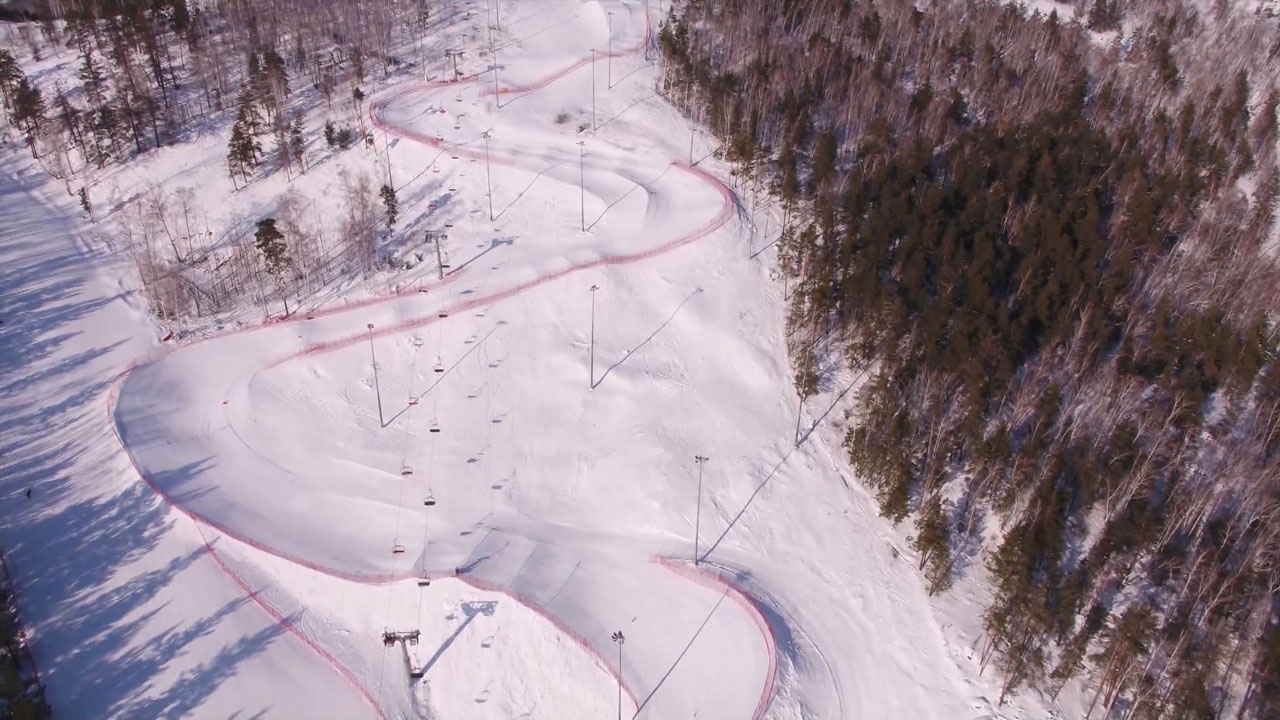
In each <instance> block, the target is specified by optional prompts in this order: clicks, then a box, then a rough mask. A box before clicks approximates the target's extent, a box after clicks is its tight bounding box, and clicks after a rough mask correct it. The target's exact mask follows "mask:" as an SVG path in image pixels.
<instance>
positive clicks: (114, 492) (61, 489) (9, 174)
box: [0, 166, 282, 717]
mask: <svg viewBox="0 0 1280 720" xmlns="http://www.w3.org/2000/svg"><path fill="white" fill-rule="evenodd" d="M11 168H12V166H10V167H9V168H7V169H4V170H0V226H3V227H4V228H5V230H4V232H3V235H4V237H3V239H2V240H0V287H4V288H5V291H4V293H2V294H0V323H2V324H0V376H3V378H4V379H5V382H4V388H3V391H0V544H3V545H4V546H5V550H6V554H7V557H8V561H9V565H10V569H11V571H12V575H13V579H14V585H15V588H14V589H15V598H16V601H17V603H18V605H19V608H20V609H21V611H22V617H23V620H24V621H25V622H27V623H30V624H31V627H32V628H33V629H34V630H35V632H34V633H33V634H32V651H33V652H34V654H35V657H36V660H37V662H38V663H39V665H40V671H41V679H42V680H43V681H44V683H45V684H46V686H47V687H48V688H49V695H48V699H49V701H50V702H51V703H52V704H53V705H54V706H55V707H56V708H58V711H59V713H60V714H62V715H65V716H68V717H74V716H84V717H184V716H185V717H189V716H191V715H192V714H193V713H196V712H198V709H199V707H200V705H201V704H202V703H203V702H204V701H205V699H206V698H207V697H208V696H209V695H210V694H211V693H213V692H214V691H215V690H216V689H217V688H218V687H219V686H220V685H221V684H222V683H223V682H225V681H226V680H227V679H229V678H232V677H234V676H236V675H237V674H239V673H243V672H244V670H243V668H242V664H243V662H244V661H246V660H247V659H249V658H250V657H252V656H254V655H255V654H257V653H258V652H260V651H261V650H262V649H263V648H264V647H266V646H267V645H268V644H269V643H270V642H271V641H272V639H273V638H275V637H276V636H277V635H279V633H280V632H282V629H281V628H280V627H279V626H277V625H274V624H272V625H271V626H270V627H268V628H267V629H265V630H263V631H261V632H259V633H257V634H255V635H249V636H239V635H238V636H237V637H240V639H239V640H237V641H234V642H231V643H230V644H228V645H227V646H225V647H223V648H222V649H221V652H220V653H219V654H218V655H216V656H213V657H209V658H207V660H206V662H204V663H201V664H198V665H197V664H195V663H189V664H190V665H191V667H190V669H188V670H186V671H185V672H183V673H182V674H181V675H179V674H178V672H177V671H176V670H173V669H172V665H173V663H174V662H175V659H177V658H182V657H183V656H184V655H187V654H189V653H190V652H191V650H190V648H191V647H192V645H193V643H196V642H197V641H198V640H200V639H201V638H205V640H204V643H206V644H207V643H208V642H209V639H208V636H209V635H210V634H212V633H215V632H216V631H217V630H220V629H225V628H227V627H228V625H229V624H231V623H230V621H229V620H228V618H229V616H231V615H233V614H238V613H241V612H243V610H242V608H243V606H244V604H245V603H246V602H247V599H246V598H237V599H235V600H232V601H229V602H227V603H225V604H223V605H222V606H221V607H217V606H214V607H211V608H210V610H209V612H208V614H206V615H205V616H204V617H201V618H194V622H184V623H182V624H176V622H175V621H174V620H167V618H175V617H181V618H185V619H192V618H190V615H188V614H184V613H185V612H189V611H184V612H179V613H174V611H173V609H171V608H166V606H165V605H163V604H161V603H158V602H156V600H155V598H156V596H157V595H159V594H162V593H167V592H170V590H171V588H172V587H173V586H176V585H180V584H182V582H184V581H185V580H186V578H185V577H181V576H184V574H189V573H192V572H203V571H204V570H205V568H203V567H202V568H199V569H197V568H196V566H197V565H198V564H199V563H202V562H204V560H202V558H203V557H204V554H205V551H204V548H203V547H202V546H197V547H194V548H191V549H189V550H187V551H185V552H182V551H178V552H169V551H168V550H164V551H161V552H156V553H155V555H150V554H151V553H153V552H155V551H156V550H157V548H158V546H159V545H160V543H161V539H162V538H164V537H166V535H167V534H168V532H169V529H170V527H171V526H172V524H173V523H174V522H175V518H176V517H177V515H176V513H173V512H172V511H171V510H169V509H168V508H167V507H166V506H165V505H163V503H161V502H159V501H158V500H157V498H156V495H155V493H153V492H152V491H151V490H150V489H149V488H148V487H146V486H145V485H144V484H143V483H142V482H141V481H139V480H137V479H136V477H134V476H132V474H131V473H132V470H131V468H130V466H129V464H128V461H127V459H126V458H125V456H124V454H123V453H122V452H121V451H120V449H119V446H118V445H117V444H116V443H115V439H114V437H113V436H112V433H111V430H110V429H109V427H108V424H107V418H106V413H105V411H104V402H103V400H104V398H105V397H106V393H107V391H108V388H109V387H110V385H111V383H112V382H113V379H114V377H115V374H116V373H117V372H118V371H119V367H120V365H121V364H123V362H124V361H125V359H126V358H127V357H128V353H127V352H121V351H120V349H119V348H120V343H119V342H118V339H119V338H120V337H122V336H125V335H127V334H128V333H129V332H130V329H129V328H128V327H122V328H120V330H119V332H117V333H114V334H112V333H102V335H103V336H104V339H103V340H102V341H99V342H92V341H91V338H88V337H86V336H85V335H82V334H81V330H82V329H84V328H85V327H86V326H88V324H89V322H90V321H97V320H98V319H99V318H102V317H103V316H100V315H98V314H97V313H99V312H100V311H102V310H104V309H106V308H107V306H109V305H111V304H112V303H114V302H117V301H120V300H121V296H120V295H118V294H117V295H111V294H109V293H108V294H103V295H98V293H102V292H103V290H104V287H103V286H101V285H98V286H94V285H91V284H90V283H89V280H90V278H93V277H94V274H93V271H92V270H91V269H90V268H89V266H90V265H91V264H93V263H98V262H102V260H103V258H104V257H106V258H107V259H110V257H111V255H110V254H109V253H99V251H92V252H94V253H99V254H96V255H94V256H93V257H86V256H85V254H84V253H83V252H82V251H81V250H80V249H79V248H78V247H77V246H76V245H75V244H73V243H72V242H70V241H67V240H66V238H67V237H68V236H69V235H71V234H74V233H75V232H77V231H78V230H77V228H76V227H75V226H74V224H73V223H71V222H68V220H67V218H69V217H74V211H73V210H71V209H69V208H62V207H59V206H57V205H54V204H50V203H49V202H48V201H46V200H45V199H44V198H43V197H42V196H41V195H40V194H39V192H38V191H37V190H36V187H37V186H38V185H39V184H40V183H43V182H44V180H43V179H40V180H31V181H30V182H28V181H27V179H26V178H24V177H21V176H15V175H16V174H17V173H16V171H14V170H12V169H11ZM110 321H113V318H112V317H105V318H104V319H103V322H110ZM86 469H89V470H91V471H93V472H94V473H95V476H94V477H93V478H85V477H81V476H80V473H83V472H85V471H86ZM192 471H194V470H193V469H192V468H178V469H177V470H176V471H175V472H177V473H183V472H192ZM125 473H128V474H125ZM99 477H100V478H101V480H102V482H96V481H97V480H98V479H99ZM130 478H132V479H130ZM28 490H30V491H31V494H30V495H27V491H28ZM186 547H189V546H186ZM148 556H149V557H148ZM144 557H146V560H143V561H142V562H146V563H148V564H147V565H146V566H145V567H143V566H140V565H137V564H135V563H137V562H138V561H139V559H140V558H144ZM152 559H154V560H155V562H150V561H151V560H152ZM170 594H172V593H171V592H170ZM178 597H181V595H178ZM233 632H234V630H233ZM179 662H184V661H179ZM249 702H250V701H249V700H247V699H246V700H245V704H246V705H247V704H248V703H249ZM257 709H258V708H256V707H255V708H252V709H251V708H248V707H244V708H242V711H244V712H248V713H252V712H253V711H256V710H257ZM0 714H2V713H0Z"/></svg>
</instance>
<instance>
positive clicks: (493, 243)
mask: <svg viewBox="0 0 1280 720" xmlns="http://www.w3.org/2000/svg"><path fill="white" fill-rule="evenodd" d="M515 244H516V239H515V238H507V239H506V240H500V239H498V238H493V239H492V240H490V241H489V247H487V248H485V249H484V250H481V251H480V252H478V253H476V254H475V255H472V256H471V258H470V259H469V260H467V261H466V262H464V263H462V264H461V265H459V266H458V267H456V268H453V269H452V270H450V271H449V272H447V273H445V275H453V274H455V273H460V272H462V271H463V270H466V269H467V266H468V265H470V264H471V263H473V262H475V261H477V260H479V259H480V258H482V257H484V256H485V255H488V254H489V253H491V252H493V251H494V250H497V249H498V248H500V247H502V246H503V245H515Z"/></svg>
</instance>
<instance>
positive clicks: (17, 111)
mask: <svg viewBox="0 0 1280 720" xmlns="http://www.w3.org/2000/svg"><path fill="white" fill-rule="evenodd" d="M13 120H14V122H16V123H17V124H18V127H19V128H20V129H21V130H22V133H23V135H25V136H26V139H27V146H28V147H29V148H31V157H33V158H34V157H38V156H37V155H36V135H37V134H38V133H39V131H40V128H41V126H42V125H44V121H45V107H44V98H43V97H41V95H40V88H38V87H36V86H35V85H33V84H32V83H31V80H30V79H29V78H27V76H25V75H23V76H22V78H21V79H19V80H18V83H17V86H16V87H15V88H14V92H13Z"/></svg>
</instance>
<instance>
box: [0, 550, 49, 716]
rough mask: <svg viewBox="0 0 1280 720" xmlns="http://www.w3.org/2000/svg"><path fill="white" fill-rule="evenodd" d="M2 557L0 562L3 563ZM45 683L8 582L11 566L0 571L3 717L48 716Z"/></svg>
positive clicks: (0, 697)
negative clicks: (23, 634)
mask: <svg viewBox="0 0 1280 720" xmlns="http://www.w3.org/2000/svg"><path fill="white" fill-rule="evenodd" d="M3 562H4V560H3V558H0V563H3ZM49 717H51V711H50V708H49V705H48V703H46V702H45V700H44V686H43V685H41V684H40V680H39V677H38V675H37V673H36V670H35V667H34V665H33V663H32V659H31V653H30V652H29V651H28V649H27V647H26V641H25V639H24V638H23V636H22V625H21V623H20V622H19V618H18V608H17V604H16V602H15V598H14V595H13V588H12V587H10V584H9V573H8V568H5V569H4V572H3V573H0V718H5V720H9V719H12V720H47V718H49Z"/></svg>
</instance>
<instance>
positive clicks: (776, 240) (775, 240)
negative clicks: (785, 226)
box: [748, 233, 782, 260]
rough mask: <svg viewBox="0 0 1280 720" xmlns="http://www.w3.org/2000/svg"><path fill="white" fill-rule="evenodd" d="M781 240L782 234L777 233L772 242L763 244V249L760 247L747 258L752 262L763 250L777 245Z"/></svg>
mask: <svg viewBox="0 0 1280 720" xmlns="http://www.w3.org/2000/svg"><path fill="white" fill-rule="evenodd" d="M781 239H782V233H778V234H777V236H775V237H774V238H773V239H772V240H770V241H769V242H768V243H767V244H765V245H764V247H761V248H760V249H759V250H756V251H755V252H753V253H751V255H749V256H748V257H749V258H750V259H752V260H755V259H756V257H757V256H759V255H760V253H762V252H764V251H765V250H768V249H769V248H771V247H773V246H774V245H777V244H778V241H779V240H781Z"/></svg>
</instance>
